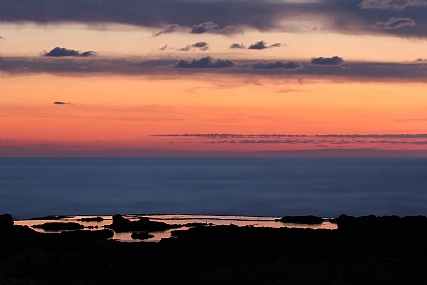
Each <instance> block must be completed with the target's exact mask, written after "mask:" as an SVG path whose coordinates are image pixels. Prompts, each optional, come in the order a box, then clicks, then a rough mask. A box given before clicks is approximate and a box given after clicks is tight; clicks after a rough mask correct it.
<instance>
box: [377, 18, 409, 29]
mask: <svg viewBox="0 0 427 285" xmlns="http://www.w3.org/2000/svg"><path fill="white" fill-rule="evenodd" d="M416 25H417V24H415V22H414V20H412V19H411V18H398V19H397V18H390V20H388V21H387V22H384V23H383V22H378V23H376V24H375V25H374V28H375V29H400V28H403V27H415V26H416Z"/></svg>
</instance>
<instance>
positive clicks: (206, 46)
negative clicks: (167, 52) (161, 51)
mask: <svg viewBox="0 0 427 285" xmlns="http://www.w3.org/2000/svg"><path fill="white" fill-rule="evenodd" d="M193 48H195V49H200V50H202V51H206V50H208V49H209V44H208V43H207V42H197V43H195V44H191V45H187V46H186V47H183V48H180V49H178V50H179V51H190V50H191V49H193Z"/></svg>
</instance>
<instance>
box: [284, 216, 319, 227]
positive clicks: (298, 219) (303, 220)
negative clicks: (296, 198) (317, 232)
mask: <svg viewBox="0 0 427 285" xmlns="http://www.w3.org/2000/svg"><path fill="white" fill-rule="evenodd" d="M276 221H278V222H282V223H293V224H304V225H321V224H322V223H323V219H322V218H320V217H316V216H313V215H309V216H284V217H282V218H281V219H278V220H276Z"/></svg>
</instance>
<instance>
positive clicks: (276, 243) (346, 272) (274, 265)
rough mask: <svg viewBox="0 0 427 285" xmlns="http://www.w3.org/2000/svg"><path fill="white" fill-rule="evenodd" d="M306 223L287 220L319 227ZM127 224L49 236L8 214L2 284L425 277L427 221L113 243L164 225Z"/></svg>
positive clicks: (310, 284)
mask: <svg viewBox="0 0 427 285" xmlns="http://www.w3.org/2000/svg"><path fill="white" fill-rule="evenodd" d="M304 217H305V218H303V217H301V216H299V217H283V219H284V220H286V221H289V220H291V219H292V218H293V219H296V220H299V221H300V222H301V223H304V222H307V223H309V222H312V223H315V222H317V219H316V218H315V217H313V216H304ZM123 219H124V218H123V217H121V218H120V217H119V216H116V218H115V219H114V218H113V223H112V225H111V227H110V229H102V230H94V231H83V230H79V229H77V230H74V231H63V232H61V233H60V234H43V233H38V232H35V231H34V230H32V229H31V228H29V227H26V226H17V225H14V222H13V219H12V217H11V216H10V215H0V284H1V285H3V284H37V285H38V284H269V285H274V284H275V285H278V284H303V285H317V284H318V285H323V284H340V285H343V284H426V280H427V242H426V241H427V218H426V217H425V216H412V217H402V218H400V217H398V216H384V217H376V216H364V217H351V216H346V215H341V216H340V217H339V218H337V219H332V220H331V221H332V222H335V223H337V225H338V229H337V230H322V229H320V230H312V229H297V228H257V227H251V226H245V227H238V226H234V225H228V226H206V225H196V226H195V227H192V228H190V229H189V230H180V229H176V230H174V231H173V234H172V235H173V237H171V238H166V239H162V240H161V241H160V242H159V243H153V242H137V243H123V242H118V241H115V240H109V239H108V238H109V237H111V236H112V234H113V230H120V231H135V232H136V233H141V236H144V232H145V234H146V235H149V232H150V231H151V230H152V229H150V228H149V227H155V228H157V229H158V228H160V227H164V225H162V224H157V223H158V222H152V221H149V220H147V219H144V220H142V221H139V222H132V223H130V224H129V222H128V221H125V220H123ZM114 221H116V224H115V223H114ZM152 223H155V224H152ZM114 224H115V225H114ZM148 225H149V226H148ZM50 226H52V225H50ZM126 227H127V228H126ZM114 228H116V229H114Z"/></svg>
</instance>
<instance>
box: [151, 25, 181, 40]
mask: <svg viewBox="0 0 427 285" xmlns="http://www.w3.org/2000/svg"><path fill="white" fill-rule="evenodd" d="M179 30H180V26H179V25H177V24H172V25H170V26H169V27H167V28H166V29H164V30H161V31H160V32H158V33H156V34H154V36H155V37H158V36H160V35H163V34H172V33H175V32H177V31H179Z"/></svg>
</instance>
